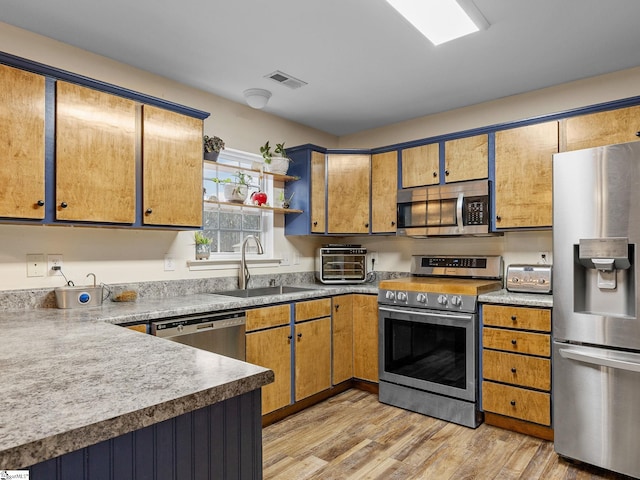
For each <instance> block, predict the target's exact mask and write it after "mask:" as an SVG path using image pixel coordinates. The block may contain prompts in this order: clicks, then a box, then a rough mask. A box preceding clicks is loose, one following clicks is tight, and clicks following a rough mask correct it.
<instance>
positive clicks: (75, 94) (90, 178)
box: [56, 81, 136, 223]
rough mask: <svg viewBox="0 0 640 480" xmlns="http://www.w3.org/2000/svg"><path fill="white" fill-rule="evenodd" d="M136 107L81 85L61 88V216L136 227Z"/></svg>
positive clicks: (58, 215) (58, 160)
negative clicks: (131, 224) (129, 224)
mask: <svg viewBox="0 0 640 480" xmlns="http://www.w3.org/2000/svg"><path fill="white" fill-rule="evenodd" d="M135 163H136V104H135V103H134V102H133V101H132V100H128V99H125V98H122V97H118V96H115V95H111V94H109V93H104V92H99V91H97V90H93V89H90V88H86V87H81V86H79V85H74V84H71V83H66V82H61V81H59V82H57V86H56V218H57V219H58V220H79V221H90V222H109V223H133V222H134V221H135V205H136V203H135V195H136V190H135V189H136V171H135Z"/></svg>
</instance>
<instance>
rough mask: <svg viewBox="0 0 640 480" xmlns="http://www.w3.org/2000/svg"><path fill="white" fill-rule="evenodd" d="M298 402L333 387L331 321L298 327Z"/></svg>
mask: <svg viewBox="0 0 640 480" xmlns="http://www.w3.org/2000/svg"><path fill="white" fill-rule="evenodd" d="M295 362H296V371H295V385H296V396H295V400H296V402H297V401H300V400H302V399H303V398H307V397H310V396H311V395H314V394H316V393H319V392H322V391H323V390H328V389H329V388H331V318H329V317H325V318H320V319H317V320H309V321H306V322H303V323H297V324H296V326H295Z"/></svg>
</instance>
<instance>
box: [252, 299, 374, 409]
mask: <svg viewBox="0 0 640 480" xmlns="http://www.w3.org/2000/svg"><path fill="white" fill-rule="evenodd" d="M245 341H246V361H247V362H249V363H253V364H255V365H260V366H262V367H265V368H269V369H271V370H273V372H274V374H275V382H274V383H272V384H270V385H266V386H264V387H262V414H263V415H265V414H268V413H272V412H275V411H276V410H279V409H281V408H283V407H287V406H289V405H292V403H295V402H298V401H300V400H304V399H305V398H309V397H312V396H313V395H315V394H318V393H321V392H324V391H327V390H330V389H331V387H332V386H333V385H337V384H339V383H342V382H345V381H348V380H351V379H353V378H355V379H358V380H367V381H370V382H375V383H377V382H378V298H377V296H375V295H361V294H349V295H339V296H336V297H333V298H320V299H314V300H305V301H300V302H295V303H293V304H285V305H275V306H269V307H264V308H256V309H252V310H248V311H247V322H246V335H245ZM292 388H293V390H292ZM280 414H281V412H279V413H278V414H276V415H280ZM285 414H286V413H285Z"/></svg>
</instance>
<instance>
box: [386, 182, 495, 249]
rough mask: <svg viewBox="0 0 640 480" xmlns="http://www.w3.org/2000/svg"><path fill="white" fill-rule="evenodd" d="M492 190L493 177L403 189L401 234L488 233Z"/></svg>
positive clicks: (446, 234)
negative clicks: (490, 181) (491, 180)
mask: <svg viewBox="0 0 640 480" xmlns="http://www.w3.org/2000/svg"><path fill="white" fill-rule="evenodd" d="M489 192H490V185H489V180H474V181H470V182H460V183H451V184H447V185H432V186H425V187H414V188H405V189H402V190H399V191H398V230H397V235H402V236H408V237H430V236H448V235H488V234H489V233H490V220H489V219H490V218H491V217H490V206H491V203H490V201H489Z"/></svg>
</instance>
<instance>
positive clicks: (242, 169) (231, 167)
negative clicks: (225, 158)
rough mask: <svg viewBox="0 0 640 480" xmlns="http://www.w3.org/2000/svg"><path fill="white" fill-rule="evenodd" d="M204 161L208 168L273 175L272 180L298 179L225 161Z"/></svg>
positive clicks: (290, 180) (286, 180)
mask: <svg viewBox="0 0 640 480" xmlns="http://www.w3.org/2000/svg"><path fill="white" fill-rule="evenodd" d="M204 163H205V164H207V165H209V167H210V168H215V167H221V169H222V170H225V171H230V172H231V171H232V172H237V171H240V172H248V173H254V174H256V175H269V176H271V177H273V180H274V181H276V182H293V181H295V180H300V177H294V176H291V175H281V174H279V173H271V172H267V171H260V170H254V169H252V168H245V167H238V166H236V165H229V164H226V163H219V162H212V161H211V160H204Z"/></svg>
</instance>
